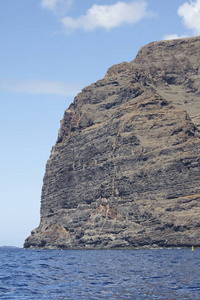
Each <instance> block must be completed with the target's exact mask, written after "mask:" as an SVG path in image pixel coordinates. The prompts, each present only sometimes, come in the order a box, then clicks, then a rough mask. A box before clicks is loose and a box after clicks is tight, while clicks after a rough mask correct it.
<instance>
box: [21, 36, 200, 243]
mask: <svg viewBox="0 0 200 300" xmlns="http://www.w3.org/2000/svg"><path fill="white" fill-rule="evenodd" d="M199 67H200V37H195V38H189V39H180V40H172V41H162V42H154V43H151V44H149V45H147V46H145V47H143V48H142V49H140V51H139V53H138V55H137V56H136V58H135V60H133V61H131V62H130V63H126V62H123V63H121V64H119V65H115V66H112V67H111V68H110V69H109V70H108V71H107V74H106V75H105V77H104V78H103V79H101V80H99V81H97V82H96V83H94V84H92V85H90V86H88V87H86V88H84V89H83V91H82V92H81V93H80V94H78V95H77V96H76V97H75V99H74V102H73V103H72V104H71V105H70V107H69V108H68V109H67V110H66V111H65V114H64V118H63V120H62V121H61V127H60V130H59V133H58V139H57V142H56V144H55V146H54V147H53V148H52V152H51V156H50V158H49V160H48V162H47V165H46V172H45V176H44V184H43V189H42V198H41V221H40V225H39V226H38V227H37V228H36V229H35V230H33V231H32V233H31V235H30V236H29V237H28V238H27V239H26V241H25V244H24V247H25V248H48V249H109V248H110V249H114V248H115V249H120V248H125V249H126V248H127V249H131V248H141V247H146V248H148V247H187V246H188V247H189V246H191V245H194V246H200V219H199V216H200V154H199V152H200V132H199V127H200V68H199Z"/></svg>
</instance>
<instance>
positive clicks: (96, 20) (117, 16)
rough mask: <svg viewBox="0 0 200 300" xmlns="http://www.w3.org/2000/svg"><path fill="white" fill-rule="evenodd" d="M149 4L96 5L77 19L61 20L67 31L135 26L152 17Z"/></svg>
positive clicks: (143, 2)
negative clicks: (143, 19)
mask: <svg viewBox="0 0 200 300" xmlns="http://www.w3.org/2000/svg"><path fill="white" fill-rule="evenodd" d="M146 8H147V3H146V2H145V1H134V2H133V1H131V2H129V3H126V2H121V1H120V2H117V3H116V4H114V5H97V4H94V5H93V6H92V7H91V8H90V9H88V10H87V12H86V14H85V15H82V16H80V17H78V18H77V19H74V18H71V17H68V16H66V17H64V18H63V19H61V22H62V24H63V25H64V27H65V29H66V30H67V31H70V30H76V29H79V28H81V29H83V30H84V31H91V30H94V29H96V28H103V29H106V30H109V29H112V28H115V27H119V26H121V25H122V24H134V23H136V22H138V21H140V20H141V19H142V18H144V17H146V16H148V15H150V13H148V12H147V10H146Z"/></svg>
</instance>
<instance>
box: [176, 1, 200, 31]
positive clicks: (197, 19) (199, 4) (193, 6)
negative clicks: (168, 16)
mask: <svg viewBox="0 0 200 300" xmlns="http://www.w3.org/2000/svg"><path fill="white" fill-rule="evenodd" d="M178 15H179V16H180V17H182V18H183V21H184V24H185V26H186V27H187V28H189V29H192V30H193V31H194V34H197V35H198V34H200V0H196V1H190V2H189V3H188V2H185V3H184V4H183V5H181V6H180V7H179V8H178Z"/></svg>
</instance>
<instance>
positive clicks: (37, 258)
mask: <svg viewBox="0 0 200 300" xmlns="http://www.w3.org/2000/svg"><path fill="white" fill-rule="evenodd" d="M0 260H1V267H0V299H28V300H31V299H39V300H40V299H87V300H90V299H117V300H120V299H139V300H140V299H141V300H143V299H167V300H169V299H170V300H172V299H181V300H183V299H193V300H194V299H198V300H199V299H200V249H195V251H194V252H192V251H191V249H167V250H165V249H157V250H84V251H81V250H67V251H56V250H25V249H6V248H1V249H0Z"/></svg>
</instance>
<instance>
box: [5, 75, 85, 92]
mask: <svg viewBox="0 0 200 300" xmlns="http://www.w3.org/2000/svg"><path fill="white" fill-rule="evenodd" d="M82 88H83V85H81V84H78V83H69V82H60V81H40V80H24V81H12V80H3V79H1V80H0V91H3V92H12V93H28V94H46V95H58V96H75V95H76V94H77V93H79V92H80V91H81V89H82Z"/></svg>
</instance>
